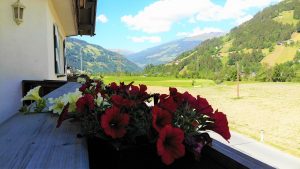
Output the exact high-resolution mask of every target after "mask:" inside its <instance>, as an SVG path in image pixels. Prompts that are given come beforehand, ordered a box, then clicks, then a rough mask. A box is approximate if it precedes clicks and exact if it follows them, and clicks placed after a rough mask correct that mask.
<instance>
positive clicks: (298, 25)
mask: <svg viewBox="0 0 300 169" xmlns="http://www.w3.org/2000/svg"><path fill="white" fill-rule="evenodd" d="M296 31H297V32H298V33H300V22H298V24H297V25H296Z"/></svg>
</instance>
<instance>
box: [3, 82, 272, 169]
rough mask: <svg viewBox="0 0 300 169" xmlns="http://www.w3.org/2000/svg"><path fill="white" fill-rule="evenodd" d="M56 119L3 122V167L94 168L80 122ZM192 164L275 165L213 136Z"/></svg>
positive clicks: (71, 87)
mask: <svg viewBox="0 0 300 169" xmlns="http://www.w3.org/2000/svg"><path fill="white" fill-rule="evenodd" d="M27 82H28V81H27ZM46 84H48V85H49V83H46ZM52 87H53V86H52ZM78 87H79V84H78V83H75V82H68V83H66V84H64V85H63V86H61V87H59V88H58V89H55V90H54V91H52V92H50V93H49V94H47V95H45V96H44V97H45V98H55V97H58V96H61V95H62V94H64V93H68V92H72V91H75V89H76V88H78ZM56 121H57V117H54V116H52V115H51V114H49V113H40V114H31V115H23V114H16V115H15V116H13V117H12V118H10V119H9V120H7V121H6V122H4V123H3V124H1V125H0V166H1V168H72V169H76V168H78V169H79V168H80V169H82V168H90V167H91V165H90V164H89V152H88V146H87V142H86V140H85V139H84V138H78V137H77V134H78V133H80V129H79V128H78V127H76V125H74V124H73V123H76V122H72V121H69V122H65V123H64V124H63V125H62V127H61V128H59V129H57V128H56V127H55V126H56ZM99 160H101V159H99ZM192 168H214V169H216V168H228V169H235V168H236V169H238V168H255V169H257V168H273V167H272V166H270V165H267V164H265V163H263V162H261V161H260V160H259V159H254V158H252V157H250V156H248V155H246V154H244V153H242V152H239V151H237V150H235V149H233V148H231V147H229V146H228V145H226V144H224V143H221V142H219V141H217V140H213V144H212V146H211V147H209V146H206V147H204V148H203V151H202V158H201V160H200V162H198V163H196V164H195V165H193V166H192Z"/></svg>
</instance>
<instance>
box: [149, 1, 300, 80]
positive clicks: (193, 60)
mask: <svg viewBox="0 0 300 169" xmlns="http://www.w3.org/2000/svg"><path fill="white" fill-rule="evenodd" d="M298 32H300V1H299V0H285V1H282V2H280V3H278V4H276V5H273V6H270V7H267V8H265V9H264V10H263V11H261V12H259V13H257V14H256V15H255V16H254V17H253V18H252V19H251V20H249V21H247V22H245V23H243V24H242V25H240V26H238V27H235V28H233V29H232V30H231V31H230V32H229V33H228V34H227V35H225V36H222V37H219V38H214V39H210V40H206V41H204V42H203V43H202V44H201V45H199V46H198V47H196V48H195V49H193V50H191V51H188V52H185V53H183V54H182V55H180V56H178V57H177V58H176V59H175V60H174V61H173V62H170V63H168V64H165V65H158V66H153V65H148V66H146V67H145V73H146V74H149V75H155V76H176V77H188V78H206V79H213V80H218V81H223V80H235V79H236V74H237V73H236V64H237V63H239V65H240V72H241V74H240V75H241V78H242V79H244V80H262V81H292V80H293V79H297V78H296V76H297V73H296V72H298V69H299V61H298V60H297V58H296V57H295V56H296V55H297V54H298V53H297V51H298V49H300V33H298ZM278 71H279V73H278ZM276 76H280V77H276ZM282 76H287V77H282Z"/></svg>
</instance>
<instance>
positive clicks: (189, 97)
mask: <svg viewBox="0 0 300 169" xmlns="http://www.w3.org/2000/svg"><path fill="white" fill-rule="evenodd" d="M182 98H183V100H184V101H186V102H188V103H189V105H191V106H192V105H194V104H195V102H196V98H195V97H194V96H192V95H191V94H189V93H188V92H184V93H183V94H182Z"/></svg>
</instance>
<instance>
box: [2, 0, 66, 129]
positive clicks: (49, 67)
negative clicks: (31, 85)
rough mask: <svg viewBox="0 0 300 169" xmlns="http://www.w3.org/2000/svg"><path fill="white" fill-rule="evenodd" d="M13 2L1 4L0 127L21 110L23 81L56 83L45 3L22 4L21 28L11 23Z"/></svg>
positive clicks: (33, 0)
mask: <svg viewBox="0 0 300 169" xmlns="http://www.w3.org/2000/svg"><path fill="white" fill-rule="evenodd" d="M16 1H17V0H0V123H2V122H3V121H5V120H6V119H7V118H9V117H10V116H12V115H13V114H14V113H17V111H18V109H19V108H20V106H21V102H20V99H21V81H22V80H45V79H49V80H54V79H57V78H56V75H55V72H54V54H53V31H52V27H53V23H51V22H53V21H54V20H53V18H54V17H53V16H51V15H50V14H51V12H49V11H50V9H49V4H48V0H21V3H23V4H24V5H25V7H26V8H25V11H24V22H23V23H21V24H20V25H17V24H16V23H15V22H14V20H13V12H12V7H11V5H12V4H13V3H14V2H16ZM62 79H65V78H62Z"/></svg>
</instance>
